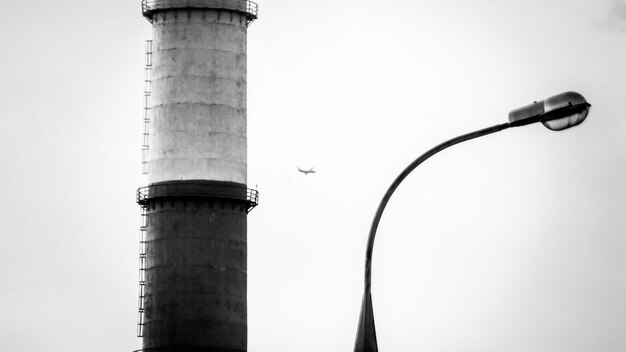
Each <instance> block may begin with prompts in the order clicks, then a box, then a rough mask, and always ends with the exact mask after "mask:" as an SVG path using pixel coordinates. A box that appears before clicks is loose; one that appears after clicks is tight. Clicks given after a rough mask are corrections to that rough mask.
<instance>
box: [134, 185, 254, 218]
mask: <svg viewBox="0 0 626 352" xmlns="http://www.w3.org/2000/svg"><path fill="white" fill-rule="evenodd" d="M176 198H185V199H198V198H213V199H224V200H238V201H242V202H244V203H247V205H248V212H250V210H252V208H254V207H255V206H257V204H258V201H259V192H258V191H257V190H255V189H252V188H248V187H246V185H244V184H241V183H237V182H227V181H209V180H181V181H165V182H158V183H154V184H151V185H150V186H146V187H141V188H139V189H137V204H139V205H141V206H146V205H147V204H148V203H149V202H152V201H157V200H166V199H176Z"/></svg>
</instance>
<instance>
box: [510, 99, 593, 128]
mask: <svg viewBox="0 0 626 352" xmlns="http://www.w3.org/2000/svg"><path fill="white" fill-rule="evenodd" d="M590 107H591V105H590V104H589V103H587V100H585V97H583V96H582V95H581V94H579V93H576V92H565V93H561V94H557V95H555V96H552V97H550V98H548V99H546V100H542V101H540V102H534V103H532V104H530V105H526V106H524V107H521V108H519V109H515V110H513V111H511V112H510V113H509V125H511V127H517V126H524V125H528V124H531V123H535V122H539V121H541V123H543V125H544V126H546V127H547V128H549V129H551V130H553V131H561V130H564V129H566V128H570V127H574V126H577V125H580V124H581V123H582V122H583V121H585V119H586V118H587V114H588V113H589V108H590Z"/></svg>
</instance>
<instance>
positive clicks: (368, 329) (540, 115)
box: [354, 92, 591, 352]
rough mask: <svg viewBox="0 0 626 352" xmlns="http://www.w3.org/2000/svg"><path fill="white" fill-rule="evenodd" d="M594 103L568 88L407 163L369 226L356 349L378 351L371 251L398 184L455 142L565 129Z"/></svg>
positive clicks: (384, 197)
mask: <svg viewBox="0 0 626 352" xmlns="http://www.w3.org/2000/svg"><path fill="white" fill-rule="evenodd" d="M590 107H591V105H590V104H589V103H587V101H586V100H585V98H584V97H583V96H582V95H580V94H578V93H576V92H565V93H561V94H558V95H555V96H553V97H550V98H548V99H546V100H542V101H540V102H534V103H532V104H530V105H527V106H524V107H521V108H519V109H515V110H513V111H511V112H510V113H509V122H507V123H503V124H499V125H495V126H492V127H487V128H484V129H482V130H478V131H475V132H471V133H468V134H464V135H462V136H459V137H456V138H452V139H450V140H448V141H445V142H443V143H441V144H439V145H437V146H436V147H434V148H432V149H430V150H429V151H427V152H426V153H424V154H422V155H421V156H420V157H419V158H417V159H415V161H413V162H412V163H411V164H409V166H407V167H406V168H405V169H404V171H402V173H400V175H398V177H396V179H395V180H394V181H393V183H392V184H391V186H389V189H387V192H386V193H385V195H384V196H383V199H382V200H381V201H380V204H379V205H378V210H376V215H375V216H374V220H373V221H372V225H371V227H370V233H369V238H368V240H367V250H366V252H365V289H364V292H363V303H362V304H361V314H360V317H359V327H358V330H357V335H356V342H355V344H354V352H377V351H378V344H377V342H376V328H375V325H374V311H373V308H372V294H371V292H372V251H373V249H374V239H375V237H376V230H377V229H378V223H379V221H380V218H381V216H382V215H383V211H384V210H385V206H386V205H387V202H389V198H391V195H392V194H393V192H394V191H395V190H396V188H398V186H399V185H400V183H401V182H402V181H403V180H404V179H405V178H406V177H407V176H408V175H409V174H410V173H411V171H413V170H414V169H415V168H416V167H417V166H418V165H420V164H421V163H423V162H424V161H426V160H427V159H428V158H430V157H431V156H433V155H435V154H437V153H438V152H440V151H442V150H444V149H446V148H448V147H451V146H453V145H455V144H458V143H461V142H465V141H468V140H470V139H474V138H478V137H482V136H486V135H488V134H491V133H495V132H499V131H502V130H504V129H507V128H509V127H519V126H524V125H528V124H531V123H535V122H541V123H543V124H544V126H546V127H547V128H549V129H551V130H553V131H560V130H564V129H566V128H569V127H573V126H577V125H579V124H581V123H582V122H583V121H584V120H585V118H586V117H587V114H588V113H589V108H590Z"/></svg>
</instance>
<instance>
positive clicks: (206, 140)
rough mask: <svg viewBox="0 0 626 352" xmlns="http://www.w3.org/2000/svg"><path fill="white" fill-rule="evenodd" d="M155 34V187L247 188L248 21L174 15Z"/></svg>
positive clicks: (159, 20)
mask: <svg viewBox="0 0 626 352" xmlns="http://www.w3.org/2000/svg"><path fill="white" fill-rule="evenodd" d="M171 2H174V1H173V0H172V1H171ZM208 2H211V1H208ZM226 2H228V1H226ZM236 3H237V4H238V3H239V2H236ZM237 6H239V5H237ZM153 26H154V27H153V34H154V37H153V56H152V65H153V69H152V124H151V130H150V138H151V141H150V142H151V143H150V144H151V149H150V153H149V160H150V161H149V164H148V168H149V173H148V177H149V182H150V183H156V182H161V181H168V180H181V179H206V180H220V181H232V182H238V183H242V184H245V183H246V174H247V170H246V162H247V160H246V156H247V150H246V148H247V140H246V18H245V15H244V14H242V13H239V12H233V11H216V10H197V9H196V10H171V11H163V12H158V13H155V14H154V17H153Z"/></svg>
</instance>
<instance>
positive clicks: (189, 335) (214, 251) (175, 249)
mask: <svg viewBox="0 0 626 352" xmlns="http://www.w3.org/2000/svg"><path fill="white" fill-rule="evenodd" d="M246 215H247V213H246V207H245V206H242V201H240V200H215V199H200V198H198V199H195V200H189V199H170V200H167V199H165V200H163V199H161V200H155V201H151V202H150V203H148V205H147V225H148V236H147V243H146V252H147V253H146V254H147V263H146V282H147V285H146V298H145V318H144V319H145V320H144V322H145V325H144V339H143V341H144V348H176V347H181V348H182V347H186V348H195V349H199V350H200V349H206V350H211V351H220V350H224V351H230V352H232V351H246V350H247V303H246V293H247V287H246V285H247V284H246V265H247V263H246V260H247V257H246V250H247V249H246V246H247V244H246V226H247V222H246ZM175 350H178V349H175ZM180 350H181V351H182V350H184V349H180Z"/></svg>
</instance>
